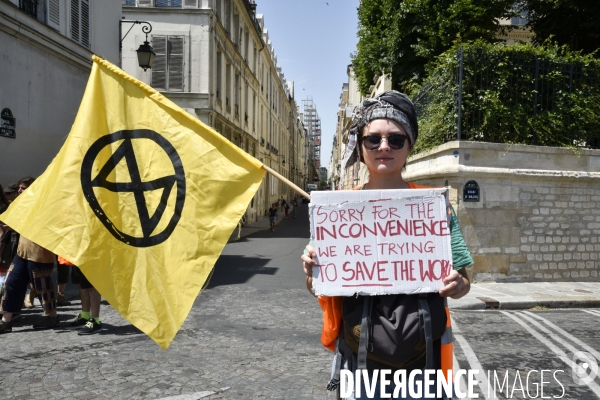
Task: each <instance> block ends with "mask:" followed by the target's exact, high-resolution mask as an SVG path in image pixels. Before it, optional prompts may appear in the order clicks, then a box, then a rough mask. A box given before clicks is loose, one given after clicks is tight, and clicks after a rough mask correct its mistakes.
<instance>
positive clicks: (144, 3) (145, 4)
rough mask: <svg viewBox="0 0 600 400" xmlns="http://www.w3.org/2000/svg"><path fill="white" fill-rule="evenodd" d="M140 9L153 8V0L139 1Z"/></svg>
mask: <svg viewBox="0 0 600 400" xmlns="http://www.w3.org/2000/svg"><path fill="white" fill-rule="evenodd" d="M138 7H152V0H138Z"/></svg>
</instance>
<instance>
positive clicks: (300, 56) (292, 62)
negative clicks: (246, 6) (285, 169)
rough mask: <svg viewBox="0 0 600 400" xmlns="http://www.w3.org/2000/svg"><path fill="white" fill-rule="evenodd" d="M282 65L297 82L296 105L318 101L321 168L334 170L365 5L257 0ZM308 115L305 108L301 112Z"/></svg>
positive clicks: (340, 0) (351, 0)
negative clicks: (338, 128)
mask: <svg viewBox="0 0 600 400" xmlns="http://www.w3.org/2000/svg"><path fill="white" fill-rule="evenodd" d="M255 1H256V4H257V7H256V13H257V14H263V16H264V19H265V28H266V29H267V30H268V31H269V39H270V40H271V42H272V45H273V48H274V50H275V54H277V64H279V66H281V69H282V71H283V74H284V75H285V79H286V80H287V81H293V82H294V92H295V93H294V95H295V98H296V103H297V104H298V105H299V106H300V107H301V108H302V100H306V99H309V98H312V100H313V102H314V104H315V106H316V108H317V113H318V114H319V117H320V118H321V166H324V167H327V168H328V169H329V162H330V159H331V148H332V144H333V137H334V135H335V127H336V119H337V111H338V106H339V104H340V95H341V94H342V85H343V84H344V83H347V82H348V75H347V72H346V69H347V67H348V65H349V64H350V62H351V60H350V54H351V53H354V51H355V50H356V43H357V42H358V39H357V36H356V33H357V25H358V18H357V14H356V13H357V11H356V9H357V8H358V5H359V0H304V1H297V0H255ZM301 110H302V109H301Z"/></svg>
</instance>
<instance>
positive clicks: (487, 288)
mask: <svg viewBox="0 0 600 400" xmlns="http://www.w3.org/2000/svg"><path fill="white" fill-rule="evenodd" d="M282 220H283V218H278V220H277V222H276V224H279V223H280V222H281V221H282ZM267 229H269V218H266V217H265V218H262V219H260V220H258V221H256V222H254V223H252V224H250V225H248V226H245V227H243V228H242V230H241V232H239V229H238V228H236V229H235V231H234V232H233V234H232V235H231V238H230V239H229V243H231V242H235V241H236V240H237V239H238V232H239V234H240V238H243V237H246V236H248V235H251V234H253V233H256V232H259V231H263V230H267ZM448 304H449V306H450V308H451V309H454V310H485V309H502V310H521V309H528V308H532V307H536V306H539V307H547V308H576V307H583V308H585V307H600V282H531V283H521V282H507V283H497V282H479V283H474V284H471V291H470V292H469V293H468V294H467V295H466V296H465V297H463V298H461V299H458V300H454V299H448Z"/></svg>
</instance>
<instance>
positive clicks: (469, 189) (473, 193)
mask: <svg viewBox="0 0 600 400" xmlns="http://www.w3.org/2000/svg"><path fill="white" fill-rule="evenodd" d="M463 201H479V185H478V184H477V182H475V181H469V182H467V183H465V186H464V188H463Z"/></svg>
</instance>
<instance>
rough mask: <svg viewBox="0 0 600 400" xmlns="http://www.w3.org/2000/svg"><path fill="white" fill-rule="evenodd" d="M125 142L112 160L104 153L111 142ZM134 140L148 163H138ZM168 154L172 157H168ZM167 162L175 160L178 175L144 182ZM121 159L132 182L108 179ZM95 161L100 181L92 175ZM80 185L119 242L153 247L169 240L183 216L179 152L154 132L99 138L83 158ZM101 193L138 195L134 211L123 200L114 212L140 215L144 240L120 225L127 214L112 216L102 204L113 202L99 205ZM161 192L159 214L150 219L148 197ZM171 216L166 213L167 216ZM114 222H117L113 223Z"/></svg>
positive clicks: (118, 133) (95, 211) (173, 163)
mask: <svg viewBox="0 0 600 400" xmlns="http://www.w3.org/2000/svg"><path fill="white" fill-rule="evenodd" d="M142 139H144V140H142ZM121 140H122V143H121V144H120V145H119V147H118V148H117V150H116V151H115V152H114V153H112V154H111V155H110V156H108V158H107V157H106V156H105V155H106V153H107V152H106V151H102V150H103V149H104V148H105V147H106V146H108V145H110V144H111V143H114V142H117V141H121ZM134 141H135V142H136V144H138V143H141V144H143V146H144V152H143V153H144V155H145V156H146V158H145V162H144V163H143V164H144V165H139V164H138V162H137V159H136V154H135V151H134V147H136V146H134V143H133V142H134ZM148 144H150V145H151V146H152V149H151V150H152V151H145V150H146V148H147V146H148ZM139 148H140V147H137V149H138V156H139V155H140V150H139ZM148 154H149V155H150V156H151V157H152V158H151V159H150V162H148V160H147V157H148V156H147V155H148ZM165 155H166V156H167V157H166V158H165ZM167 158H168V160H170V161H171V164H172V166H173V169H172V170H173V171H174V172H175V173H174V174H172V175H166V176H161V177H159V178H156V179H150V180H147V181H145V182H143V181H142V176H148V175H149V174H150V172H152V170H155V169H156V167H157V166H158V165H160V162H161V161H162V162H163V163H162V165H164V161H166V159H167ZM121 161H124V165H125V166H126V168H127V171H128V173H129V179H128V180H126V181H125V182H112V181H110V180H109V176H111V173H112V176H116V173H113V171H114V170H115V169H116V168H117V165H119V163H120V162H121ZM94 163H96V165H97V166H99V168H100V172H99V173H98V174H97V175H96V176H95V177H94V176H92V174H93V171H94V168H93V166H94ZM121 165H123V164H121ZM140 168H143V170H142V171H140ZM151 168H152V170H151ZM96 170H97V168H96ZM140 172H141V173H140ZM121 175H122V174H121ZM81 186H82V188H83V193H84V195H85V199H86V200H87V201H88V203H89V204H90V206H91V207H92V210H94V213H95V214H96V217H98V219H99V220H100V221H102V223H103V224H104V226H105V227H106V229H108V231H109V232H110V233H111V234H112V235H113V236H114V237H115V238H117V239H118V240H120V241H122V242H123V243H126V244H128V245H130V246H135V247H149V246H154V245H157V244H160V243H162V242H164V241H165V240H167V239H168V238H169V236H170V235H171V233H173V231H174V230H175V227H176V226H177V223H178V222H179V218H180V217H181V212H182V211H183V203H184V201H185V174H184V170H183V164H182V163H181V159H180V158H179V154H177V151H176V150H175V148H174V147H173V146H172V145H171V143H169V142H168V141H167V140H166V139H165V138H164V137H162V136H161V135H159V134H158V133H156V132H154V131H151V130H149V129H137V130H132V131H118V132H115V133H113V134H110V135H106V136H102V137H101V138H100V139H98V140H96V142H94V144H93V145H92V146H91V147H90V149H89V150H88V151H87V153H86V154H85V157H84V158H83V164H82V166H81ZM173 186H175V187H176V189H175V190H176V196H175V204H174V206H173V205H172V204H171V205H169V197H170V194H171V192H172V191H173ZM94 188H96V190H94ZM99 189H105V190H108V191H110V192H114V193H116V194H117V195H119V194H121V195H131V194H133V198H134V199H135V208H136V209H135V210H129V209H128V208H127V204H124V203H122V202H121V201H119V204H118V205H117V206H116V207H113V205H111V209H112V210H115V209H118V210H119V211H118V212H120V213H122V214H124V213H134V214H135V213H137V217H138V218H139V223H140V226H141V237H140V235H130V234H129V233H132V229H131V227H127V226H118V224H116V223H115V222H118V221H126V220H127V218H122V215H114V214H110V213H107V212H106V211H107V210H103V209H102V207H101V205H100V204H101V203H103V204H108V203H109V201H106V199H104V200H105V201H104V202H102V201H99V200H102V199H98V197H97V196H96V193H98V194H100V196H99V197H102V196H101V194H102V191H101V190H99ZM161 189H162V195H161V196H160V201H159V203H158V206H157V207H156V209H155V211H154V213H153V214H152V215H150V214H151V213H150V210H149V209H148V204H147V202H146V194H149V193H150V192H154V191H156V190H161ZM171 203H173V201H171ZM107 208H108V207H107ZM167 211H168V213H167ZM113 213H114V211H113ZM166 213H167V215H164V214H166ZM111 218H113V219H114V220H115V221H111ZM163 218H169V220H168V223H165V222H163V223H162V224H160V222H161V220H163ZM159 224H160V225H161V226H165V227H164V229H162V230H161V231H160V232H154V231H155V229H156V228H157V227H158V226H159ZM138 230H139V229H138ZM127 232H129V233H127Z"/></svg>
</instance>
